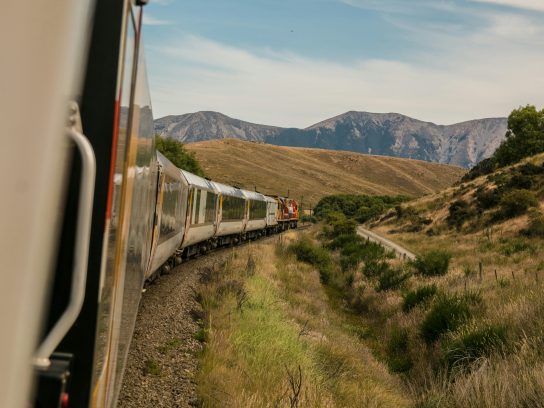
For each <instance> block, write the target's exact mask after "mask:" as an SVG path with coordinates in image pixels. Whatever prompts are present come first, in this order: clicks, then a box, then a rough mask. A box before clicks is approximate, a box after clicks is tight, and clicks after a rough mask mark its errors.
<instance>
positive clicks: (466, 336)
mask: <svg viewBox="0 0 544 408" xmlns="http://www.w3.org/2000/svg"><path fill="white" fill-rule="evenodd" d="M506 334H507V330H506V326H503V325H487V326H484V327H467V328H464V329H462V330H461V331H460V332H459V333H456V335H455V337H454V338H453V339H452V340H450V341H448V342H446V343H445V345H444V346H443V352H444V358H445V360H446V363H447V365H448V366H449V367H454V366H466V365H469V364H470V363H472V362H474V361H476V360H477V359H478V358H480V357H486V356H489V355H491V354H492V353H493V352H495V351H499V350H500V349H501V348H502V347H503V346H504V345H505V344H506V341H507V337H506Z"/></svg>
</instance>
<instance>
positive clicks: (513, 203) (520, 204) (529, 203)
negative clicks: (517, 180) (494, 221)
mask: <svg viewBox="0 0 544 408" xmlns="http://www.w3.org/2000/svg"><path fill="white" fill-rule="evenodd" d="M536 206H538V199H537V197H536V195H535V194H534V193H533V192H531V191H529V190H512V191H510V192H508V193H506V194H505V195H504V196H503V197H502V198H501V201H500V210H499V211H498V213H497V216H498V217H499V218H512V217H517V216H518V215H522V214H524V213H525V212H526V211H527V210H528V209H529V208H531V207H536Z"/></svg>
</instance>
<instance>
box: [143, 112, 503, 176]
mask: <svg viewBox="0 0 544 408" xmlns="http://www.w3.org/2000/svg"><path fill="white" fill-rule="evenodd" d="M154 123H155V132H156V133H157V134H159V135H160V136H163V137H171V138H174V139H176V140H179V141H181V142H183V143H192V142H198V141H204V140H214V139H227V138H234V139H240V140H246V141H256V142H264V143H268V144H273V145H278V146H293V147H312V148H322V149H330V150H347V151H353V152H359V153H366V154H372V155H381V156H393V157H404V158H412V159H419V160H426V161H430V162H436V163H444V164H452V165H457V166H461V167H472V166H474V165H475V164H476V163H478V162H479V161H481V160H483V159H485V158H487V157H489V156H490V155H491V154H492V153H493V152H494V151H495V149H496V148H497V147H498V146H499V144H500V143H501V142H502V141H503V140H504V137H505V134H506V130H507V119H506V118H487V119H477V120H471V121H468V122H462V123H457V124H454V125H436V124H434V123H431V122H424V121H421V120H417V119H413V118H410V117H408V116H405V115H401V114H398V113H369V112H356V111H350V112H346V113H344V114H342V115H339V116H335V117H333V118H330V119H327V120H324V121H322V122H319V123H317V124H315V125H312V126H310V127H307V128H305V129H299V128H282V127H276V126H266V125H259V124H255V123H249V122H244V121H242V120H239V119H233V118H230V117H228V116H226V115H223V114H221V113H219V112H196V113H187V114H184V115H170V116H165V117H162V118H159V119H156V120H155V122H154Z"/></svg>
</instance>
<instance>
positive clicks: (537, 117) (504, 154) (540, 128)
mask: <svg viewBox="0 0 544 408" xmlns="http://www.w3.org/2000/svg"><path fill="white" fill-rule="evenodd" d="M541 152H544V109H542V110H540V111H539V110H537V109H536V107H534V106H533V105H527V106H524V107H520V108H519V109H515V110H513V111H512V113H511V114H510V116H509V117H508V132H507V133H506V140H505V141H504V142H502V144H501V145H500V146H499V148H498V149H497V150H496V151H495V153H494V154H493V158H494V159H495V160H496V162H497V164H498V166H499V167H502V166H507V165H509V164H512V163H517V162H518V161H520V160H521V159H523V158H524V157H528V156H533V155H535V154H538V153H541Z"/></svg>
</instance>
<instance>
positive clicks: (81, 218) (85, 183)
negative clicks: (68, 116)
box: [33, 108, 96, 369]
mask: <svg viewBox="0 0 544 408" xmlns="http://www.w3.org/2000/svg"><path fill="white" fill-rule="evenodd" d="M76 109H77V108H76ZM68 135H69V136H70V138H71V139H72V140H73V141H74V143H75V144H76V147H77V148H78V150H79V153H80V155H81V163H82V166H81V185H80V190H79V191H80V194H79V203H78V214H77V230H76V238H75V248H74V265H73V273H72V289H71V293H70V300H69V303H68V306H67V308H66V310H65V311H64V313H63V314H62V316H61V317H60V318H59V320H58V321H57V322H56V323H55V325H54V326H53V328H52V329H51V331H50V332H49V333H48V334H47V336H46V337H45V339H44V340H43V342H42V343H41V344H40V346H39V347H38V349H37V350H36V353H35V354H34V361H33V362H34V366H35V367H37V368H42V369H44V368H47V367H49V365H50V364H51V362H50V360H49V359H50V357H51V354H53V352H54V351H55V349H56V348H57V347H58V345H59V344H60V342H61V341H62V339H63V338H64V337H65V336H66V334H67V333H68V331H69V330H70V328H71V327H72V326H73V325H74V323H75V321H76V319H77V317H78V315H79V313H80V312H81V308H82V306H83V301H84V299H85V285H86V282H87V262H88V259H89V243H90V239H91V221H92V211H93V196H94V186H95V178H96V160H95V156H94V151H93V148H92V145H91V143H90V142H89V141H88V140H87V138H86V137H85V135H83V134H82V133H81V132H79V131H78V130H76V129H75V128H74V127H73V128H70V129H69V130H68Z"/></svg>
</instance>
